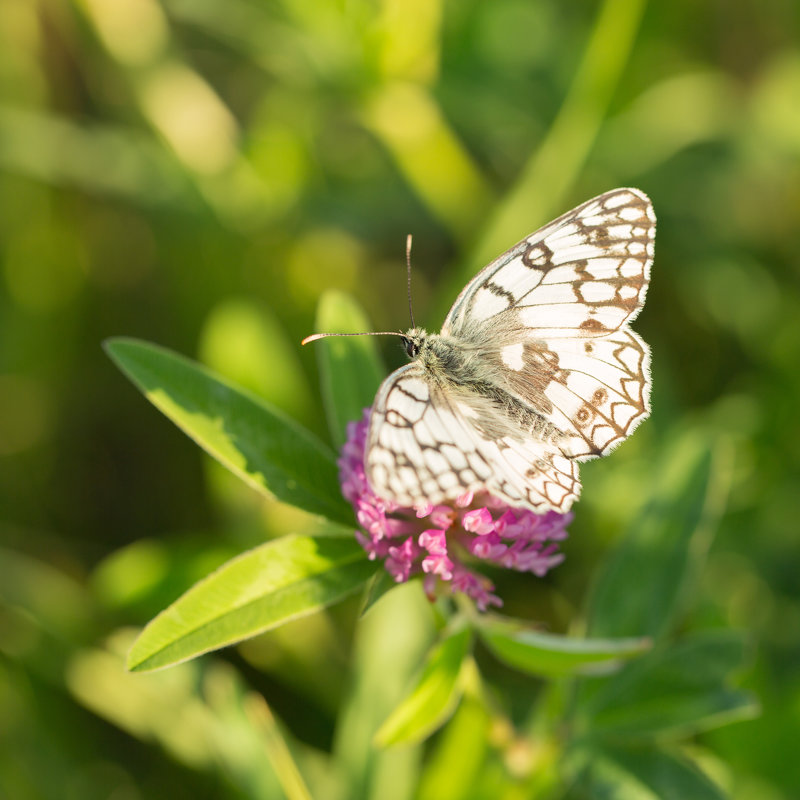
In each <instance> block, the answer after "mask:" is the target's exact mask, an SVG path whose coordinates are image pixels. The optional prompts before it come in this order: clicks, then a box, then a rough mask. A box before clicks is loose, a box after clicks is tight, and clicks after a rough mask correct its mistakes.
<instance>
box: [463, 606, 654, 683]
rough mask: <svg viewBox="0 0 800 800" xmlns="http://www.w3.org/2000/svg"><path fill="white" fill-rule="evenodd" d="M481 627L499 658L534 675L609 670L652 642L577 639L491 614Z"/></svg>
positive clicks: (639, 652) (644, 639) (637, 654)
mask: <svg viewBox="0 0 800 800" xmlns="http://www.w3.org/2000/svg"><path fill="white" fill-rule="evenodd" d="M478 631H479V633H480V637H481V639H482V641H483V642H484V643H485V644H486V646H487V647H488V648H489V649H490V650H491V651H492V653H494V655H495V656H497V658H499V659H500V660H501V661H504V662H505V663H506V664H508V665H509V666H511V667H514V668H515V669H518V670H520V671H522V672H527V673H528V674H530V675H537V676H542V675H544V676H547V675H569V674H581V673H583V674H586V673H598V672H601V671H602V672H608V671H611V670H613V669H615V668H616V667H618V666H619V665H620V663H621V662H622V661H625V660H627V659H630V658H634V657H636V656H639V655H641V654H642V653H643V652H645V651H646V650H648V649H649V647H650V645H651V642H650V640H649V639H647V638H642V639H576V638H572V637H569V636H559V635H557V634H552V633H540V632H538V631H532V630H530V629H526V628H524V627H523V626H522V625H517V624H514V623H509V622H505V621H499V620H498V621H495V620H491V618H489V619H487V620H486V621H482V622H481V624H480V626H479V628H478Z"/></svg>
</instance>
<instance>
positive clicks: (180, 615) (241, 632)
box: [128, 535, 375, 671]
mask: <svg viewBox="0 0 800 800" xmlns="http://www.w3.org/2000/svg"><path fill="white" fill-rule="evenodd" d="M374 571H375V565H374V564H372V563H371V562H370V561H369V560H368V559H367V557H366V554H365V553H364V551H363V549H362V548H361V547H360V545H359V544H358V542H356V541H355V540H354V539H342V538H339V537H331V536H318V537H311V536H295V535H290V536H284V537H283V538H281V539H277V540H275V541H273V542H268V543H267V544H264V545H261V546H260V547H256V548H255V549H254V550H250V551H248V552H246V553H243V554H242V555H241V556H238V557H237V558H234V559H232V560H231V561H228V562H227V563H226V564H224V565H223V566H222V567H220V568H219V569H218V570H217V571H216V572H214V573H212V574H211V575H209V576H208V577H207V578H205V579H203V580H202V581H200V582H199V583H197V584H195V585H194V586H193V587H192V588H191V589H189V591H188V592H186V593H185V594H184V595H182V596H181V597H180V598H179V599H178V600H176V601H175V602H174V603H173V604H172V605H171V606H170V607H169V608H167V609H166V610H164V611H162V612H161V613H160V614H159V615H158V616H157V617H156V618H155V619H154V620H152V621H151V622H150V623H149V624H148V625H147V627H146V628H145V629H144V630H143V631H142V633H141V635H140V636H139V638H138V639H137V640H136V642H135V643H134V645H133V647H132V648H131V651H130V653H129V654H128V669H130V670H136V671H141V670H150V669H157V668H159V667H166V666H169V665H170V664H176V663H178V662H180V661H185V660H186V659H188V658H192V657H194V656H197V655H200V654H201V653H205V652H208V651H209V650H215V649H217V648H219V647H225V646H226V645H230V644H233V643H234V642H238V641H241V640H242V639H246V638H248V637H250V636H255V635H256V634H258V633H262V632H263V631H265V630H268V629H269V628H274V627H276V626H277V625H280V624H282V623H284V622H287V621H289V620H291V619H295V618H296V617H300V616H303V615H305V614H310V613H311V612H312V611H316V610H318V609H320V608H323V607H325V606H327V605H330V604H331V603H334V602H336V601H337V600H339V599H340V598H342V597H345V596H346V595H348V594H350V593H352V592H355V591H356V590H358V589H360V588H361V587H362V586H363V585H364V584H365V583H366V581H367V579H368V578H369V577H370V575H371V574H372V573H373V572H374Z"/></svg>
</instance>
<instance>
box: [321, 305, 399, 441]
mask: <svg viewBox="0 0 800 800" xmlns="http://www.w3.org/2000/svg"><path fill="white" fill-rule="evenodd" d="M316 327H317V331H318V332H322V333H363V332H365V331H369V330H371V327H370V324H369V319H368V318H367V315H366V313H365V312H364V311H363V309H362V308H361V307H360V306H359V305H358V304H357V303H356V301H355V300H354V299H353V298H352V297H351V296H350V295H347V294H344V293H343V292H337V291H333V290H330V291H328V292H326V293H325V294H324V295H323V296H322V299H321V300H320V302H319V307H318V309H317V320H316ZM309 346H310V347H314V348H316V350H317V358H318V359H319V373H320V390H321V392H322V398H323V403H324V405H325V414H326V416H327V418H328V427H329V428H330V431H331V436H332V437H333V441H334V442H335V443H336V445H337V446H340V445H342V444H343V443H344V442H345V440H346V438H347V435H346V433H347V423H348V422H350V421H351V420H357V419H361V414H362V413H363V411H364V409H365V408H368V407H369V406H371V405H372V402H373V400H374V399H375V393H376V392H377V391H378V387H379V386H380V384H381V381H382V380H383V379H384V377H385V375H386V372H385V370H384V367H383V364H382V363H381V359H380V356H379V355H378V348H377V346H376V344H375V339H374V338H373V337H371V336H331V337H328V338H326V339H322V340H320V341H317V342H313V343H312V344H310V345H309Z"/></svg>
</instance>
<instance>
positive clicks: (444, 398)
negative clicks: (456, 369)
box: [365, 363, 580, 511]
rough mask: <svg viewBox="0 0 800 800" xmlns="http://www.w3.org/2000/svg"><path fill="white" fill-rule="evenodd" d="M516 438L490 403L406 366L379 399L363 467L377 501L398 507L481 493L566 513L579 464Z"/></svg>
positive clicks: (515, 432)
mask: <svg viewBox="0 0 800 800" xmlns="http://www.w3.org/2000/svg"><path fill="white" fill-rule="evenodd" d="M520 433H521V432H520V431H519V430H518V429H515V428H514V427H513V426H510V425H508V424H507V422H506V421H505V420H504V419H503V417H502V416H498V415H497V413H496V410H495V409H494V408H493V407H492V406H491V403H490V402H489V401H485V402H483V403H481V401H480V398H475V397H474V396H471V395H470V394H469V393H466V392H463V391H462V390H460V389H459V387H458V386H453V385H449V384H440V383H439V382H437V381H431V379H430V376H429V375H426V373H425V371H424V369H423V368H422V367H421V366H420V365H419V364H416V363H414V364H409V365H407V366H405V367H401V368H400V369H399V370H397V371H396V372H394V373H393V374H392V375H390V376H389V378H388V379H387V380H386V381H384V383H383V386H381V389H380V391H379V393H378V396H377V398H376V401H375V405H374V406H373V410H372V416H371V418H370V427H369V434H368V437H367V441H368V446H367V451H366V463H365V468H366V472H367V475H368V477H369V482H370V485H371V486H372V488H373V490H374V491H375V492H376V493H377V494H378V495H379V496H382V497H386V498H391V499H392V500H393V501H394V502H396V503H398V504H400V505H404V506H414V505H421V504H425V503H433V504H434V505H437V504H440V503H443V502H445V501H446V500H453V499H454V498H456V497H458V496H460V495H462V494H464V493H466V492H471V491H478V490H486V491H488V492H490V493H492V494H494V495H496V496H498V497H503V498H504V499H506V500H507V502H509V503H510V504H511V505H514V506H527V507H530V508H532V509H534V510H537V511H545V510H548V509H551V508H562V507H564V506H566V507H569V505H571V503H572V501H573V500H574V499H575V498H576V497H577V496H578V494H579V492H580V483H579V481H578V468H577V464H576V463H575V462H574V461H573V460H571V459H569V458H566V457H565V456H564V455H563V453H561V452H560V451H559V449H558V448H557V447H555V446H554V445H553V444H552V443H551V442H547V441H544V440H542V439H539V438H535V437H531V436H523V435H520Z"/></svg>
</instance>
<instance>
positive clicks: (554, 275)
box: [442, 189, 656, 460]
mask: <svg viewBox="0 0 800 800" xmlns="http://www.w3.org/2000/svg"><path fill="white" fill-rule="evenodd" d="M655 225H656V220H655V213H654V212H653V207H652V205H651V203H650V200H649V199H648V197H647V196H646V195H645V194H644V193H642V192H640V191H639V190H638V189H615V190H613V191H611V192H607V193H606V194H602V195H600V196H599V197H595V198H594V199H593V200H589V201H588V202H586V203H583V204H582V205H580V206H578V207H577V208H575V209H573V210H572V211H570V212H568V213H567V214H564V215H563V216H561V217H559V218H558V219H557V220H555V221H553V222H551V223H550V224H549V225H546V226H545V227H544V228H541V229H540V230H538V231H537V232H536V233H534V234H532V235H531V236H528V237H527V238H526V239H523V240H522V241H521V242H519V243H518V244H517V245H515V246H514V247H512V248H511V249H510V250H508V251H507V252H506V253H504V254H503V255H502V256H500V257H499V258H497V259H496V260H495V261H493V262H492V263H491V264H489V266H487V267H486V268H485V269H483V270H482V271H481V272H480V273H479V274H478V275H477V276H476V277H475V278H474V279H473V280H472V281H471V282H470V283H469V284H468V285H467V286H466V287H465V289H464V290H463V291H462V293H461V294H460V295H459V297H458V299H457V300H456V302H455V303H454V305H453V307H452V308H451V310H450V313H449V314H448V315H447V319H446V320H445V323H444V326H443V328H442V334H443V335H450V336H453V337H455V338H457V339H463V340H464V342H465V343H467V344H469V343H471V344H472V346H475V347H478V348H479V349H480V350H481V354H482V357H483V358H485V359H486V360H487V362H488V363H490V364H494V365H495V368H496V369H495V374H496V380H498V381H499V382H500V384H501V385H503V386H504V388H506V389H507V390H508V391H509V392H510V393H511V394H513V395H514V396H515V397H517V398H518V399H519V400H520V401H522V402H526V403H529V404H530V403H533V405H534V407H535V408H537V410H538V411H539V412H540V413H541V414H542V415H543V416H544V417H545V419H547V421H549V422H550V423H552V424H553V425H554V426H555V428H556V429H557V430H559V431H560V432H561V433H562V434H563V435H562V436H561V437H560V440H559V447H560V449H561V450H562V452H563V453H564V454H565V455H567V456H569V457H571V458H577V459H579V460H584V459H588V458H593V457H597V456H601V455H605V454H606V453H608V452H609V451H610V450H612V449H613V448H614V447H615V446H616V445H617V444H619V443H620V442H621V441H623V440H624V439H625V438H627V437H628V436H629V435H630V434H631V433H632V432H633V430H634V428H635V427H636V426H637V425H638V424H639V423H640V422H641V421H642V420H643V419H645V418H646V417H647V416H648V415H649V413H650V350H649V348H648V346H647V345H646V344H645V343H644V342H643V341H642V339H641V338H640V337H639V336H638V335H637V334H636V333H635V332H634V331H632V330H631V329H630V328H629V327H628V323H629V322H630V321H631V320H633V319H635V317H636V315H637V314H638V313H639V311H640V310H641V308H642V306H643V305H644V300H645V294H646V292H647V287H648V284H649V282H650V267H651V265H652V262H653V248H654V242H655Z"/></svg>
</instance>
